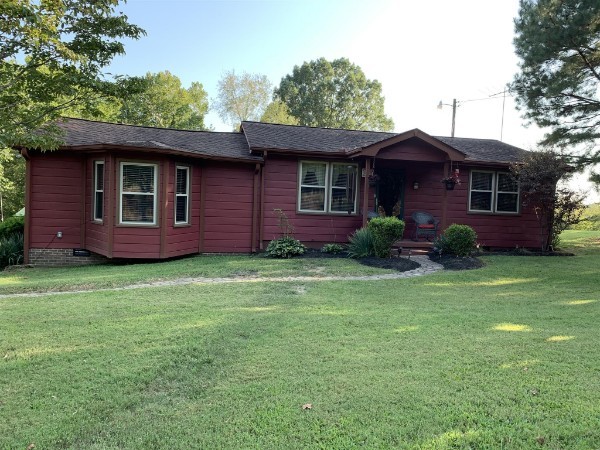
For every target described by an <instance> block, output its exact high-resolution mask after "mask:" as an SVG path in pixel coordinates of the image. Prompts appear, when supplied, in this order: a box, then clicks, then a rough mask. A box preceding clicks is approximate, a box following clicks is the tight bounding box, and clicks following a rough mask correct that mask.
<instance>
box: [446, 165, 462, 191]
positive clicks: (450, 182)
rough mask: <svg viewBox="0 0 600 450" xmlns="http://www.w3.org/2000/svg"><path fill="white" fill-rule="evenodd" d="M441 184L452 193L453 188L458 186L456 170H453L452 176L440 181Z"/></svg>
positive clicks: (458, 179) (458, 180)
mask: <svg viewBox="0 0 600 450" xmlns="http://www.w3.org/2000/svg"><path fill="white" fill-rule="evenodd" d="M442 183H444V184H445V185H446V190H448V191H452V190H454V186H456V185H457V184H460V178H459V176H458V169H455V171H454V173H453V174H452V175H449V176H447V177H446V178H443V179H442Z"/></svg>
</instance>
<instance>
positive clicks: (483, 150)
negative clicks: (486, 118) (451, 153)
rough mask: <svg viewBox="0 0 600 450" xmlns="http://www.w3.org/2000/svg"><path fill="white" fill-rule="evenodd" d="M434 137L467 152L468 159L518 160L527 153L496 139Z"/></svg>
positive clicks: (490, 160)
mask: <svg viewBox="0 0 600 450" xmlns="http://www.w3.org/2000/svg"><path fill="white" fill-rule="evenodd" d="M434 137H435V138H436V139H438V140H440V141H442V142H443V143H444V144H447V145H449V146H450V147H454V148H455V149H456V150H459V151H461V152H463V153H464V154H466V155H467V158H466V160H467V161H489V162H517V161H522V160H523V158H524V157H525V155H526V154H527V151H526V150H523V149H522V148H519V147H515V146H514V145H510V144H506V143H504V142H501V141H497V140H495V139H472V138H456V137H455V138H451V137H444V136H434Z"/></svg>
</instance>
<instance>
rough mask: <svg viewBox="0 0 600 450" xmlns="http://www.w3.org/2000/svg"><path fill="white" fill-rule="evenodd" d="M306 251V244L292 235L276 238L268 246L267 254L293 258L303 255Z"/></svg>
mask: <svg viewBox="0 0 600 450" xmlns="http://www.w3.org/2000/svg"><path fill="white" fill-rule="evenodd" d="M305 251H306V247H305V246H304V244H302V243H301V242H300V241H298V240H297V239H294V238H293V237H291V236H285V237H282V238H279V239H274V240H272V241H271V242H269V245H268V246H267V254H268V255H269V256H271V257H273V258H291V257H292V256H298V255H302V254H304V252H305Z"/></svg>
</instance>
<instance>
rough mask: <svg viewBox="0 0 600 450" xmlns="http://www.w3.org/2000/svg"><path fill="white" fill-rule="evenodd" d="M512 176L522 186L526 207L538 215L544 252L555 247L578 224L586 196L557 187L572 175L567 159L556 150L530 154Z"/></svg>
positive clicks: (514, 169)
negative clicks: (564, 234) (560, 236)
mask: <svg viewBox="0 0 600 450" xmlns="http://www.w3.org/2000/svg"><path fill="white" fill-rule="evenodd" d="M511 172H512V174H513V177H514V178H515V179H516V180H517V181H518V182H519V189H520V191H521V199H522V201H523V205H525V206H529V207H531V208H532V209H533V210H534V211H535V213H536V216H537V219H538V223H539V232H540V247H541V249H542V251H545V250H548V249H549V247H550V246H556V245H557V244H558V239H559V235H560V233H561V232H562V231H563V230H565V229H566V228H567V227H568V226H569V225H571V224H574V223H577V222H578V221H579V217H580V216H581V213H582V212H583V199H584V196H583V195H582V194H578V193H575V192H573V191H571V190H569V189H567V188H565V187H558V183H559V182H560V181H566V180H568V179H569V177H570V176H571V173H572V169H571V167H569V165H568V164H567V160H566V158H565V157H564V156H562V155H560V154H558V153H556V152H555V151H553V150H546V151H538V152H530V153H529V154H528V155H527V157H526V158H525V160H524V161H523V162H522V163H518V164H513V165H512V166H511Z"/></svg>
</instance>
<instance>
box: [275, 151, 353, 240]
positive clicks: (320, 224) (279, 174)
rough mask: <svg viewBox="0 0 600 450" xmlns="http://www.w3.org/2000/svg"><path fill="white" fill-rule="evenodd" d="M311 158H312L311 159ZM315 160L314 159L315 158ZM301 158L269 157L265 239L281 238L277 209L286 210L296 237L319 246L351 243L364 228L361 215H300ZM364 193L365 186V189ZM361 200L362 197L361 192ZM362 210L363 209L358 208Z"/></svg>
mask: <svg viewBox="0 0 600 450" xmlns="http://www.w3.org/2000/svg"><path fill="white" fill-rule="evenodd" d="M307 159H310V158H307ZM312 159H314V158H312ZM298 161H300V159H298V158H284V157H279V156H271V155H269V156H268V158H267V160H266V162H265V166H264V168H263V170H264V171H265V186H264V192H265V202H264V234H263V236H264V240H265V243H266V242H268V241H270V240H272V239H277V238H279V237H281V231H280V229H279V227H278V226H277V218H276V217H275V215H274V214H273V210H274V209H278V208H279V209H282V210H283V211H284V212H285V214H286V215H287V216H288V218H289V219H290V222H291V224H292V225H293V226H294V237H295V238H296V239H299V240H300V241H302V242H303V243H304V244H306V245H309V246H312V247H317V246H320V245H322V244H325V243H328V242H347V241H348V235H350V234H352V233H353V232H354V231H355V230H356V229H357V228H360V227H361V225H362V218H361V216H360V215H351V216H350V215H339V214H310V213H298V212H296V209H297V196H298ZM360 192H362V183H361V189H360ZM359 196H360V198H362V194H360V193H359ZM358 211H360V206H359V208H358Z"/></svg>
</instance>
